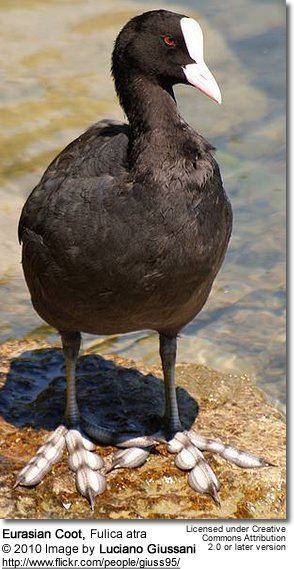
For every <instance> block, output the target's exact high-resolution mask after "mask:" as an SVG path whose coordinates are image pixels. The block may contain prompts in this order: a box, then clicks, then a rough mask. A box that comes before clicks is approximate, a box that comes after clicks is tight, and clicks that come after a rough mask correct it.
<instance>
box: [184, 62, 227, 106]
mask: <svg viewBox="0 0 294 569" xmlns="http://www.w3.org/2000/svg"><path fill="white" fill-rule="evenodd" d="M183 71H184V73H185V75H186V78H187V81H189V83H191V85H193V86H194V87H197V89H199V91H202V93H205V95H208V97H210V98H211V99H213V101H216V102H217V103H218V104H219V105H220V104H221V102H222V95H221V92H220V88H219V86H218V84H217V82H216V80H215V78H214V77H213V75H212V73H211V72H210V71H209V69H208V67H207V65H205V63H204V61H202V62H201V63H190V64H189V65H186V66H185V67H183Z"/></svg>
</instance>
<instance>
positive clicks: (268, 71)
mask: <svg viewBox="0 0 294 569" xmlns="http://www.w3.org/2000/svg"><path fill="white" fill-rule="evenodd" d="M195 6H197V10H196V9H195ZM158 7H159V4H158V3H157V4H154V3H152V2H148V3H147V2H146V1H145V2H135V1H130V2H128V1H125V0H117V1H115V0H111V1H107V3H106V2H104V3H103V2H97V0H2V1H1V3H0V8H1V11H2V14H1V19H2V22H3V24H2V39H1V49H0V52H1V56H0V57H1V59H2V69H3V76H4V77H3V79H4V81H3V85H4V88H3V89H2V94H1V101H2V108H1V111H0V113H1V124H2V125H3V131H2V135H1V140H0V152H1V158H2V160H1V162H2V171H1V173H0V184H1V195H0V215H1V226H0V227H1V228H0V238H1V239H0V305H1V318H0V339H1V341H5V340H6V339H8V338H11V337H13V338H14V337H17V338H23V337H27V336H30V335H34V336H36V337H42V338H44V337H46V338H48V339H49V340H50V341H55V340H56V336H55V333H54V331H53V330H50V328H49V327H48V326H46V325H45V324H44V323H43V322H42V321H41V320H40V319H39V318H38V316H37V315H36V314H35V313H34V312H33V310H32V308H31V306H30V301H29V297H28V293H27V290H26V287H25V284H24V281H23V277H22V273H21V268H20V263H19V260H20V250H19V246H18V244H17V239H16V227H17V221H18V217H19V214H20V210H21V207H22V204H23V202H24V199H25V197H26V196H27V195H28V193H29V192H30V190H31V188H32V187H33V186H34V184H36V182H37V181H38V180H39V178H40V175H41V174H42V172H43V170H44V169H45V167H46V165H47V164H48V163H49V161H50V160H51V159H52V158H53V157H54V155H55V154H56V153H57V152H58V151H59V150H61V149H62V148H63V147H64V146H65V145H66V144H67V143H68V142H70V141H71V140H72V139H73V138H75V137H76V136H78V135H79V134H80V132H81V131H83V130H84V129H85V128H86V127H87V126H88V125H89V124H91V123H93V122H95V121H96V120H99V119H100V118H103V117H105V116H108V117H114V118H122V112H121V110H120V108H119V106H118V103H117V101H116V98H115V94H114V90H113V85H112V81H111V77H110V72H109V65H110V54H111V49H112V45H113V40H114V38H115V36H116V34H117V31H118V30H119V29H120V28H121V26H122V25H123V24H124V23H125V22H126V21H127V20H128V19H129V18H130V17H131V16H133V15H135V14H137V13H140V12H142V11H144V10H146V9H153V8H158ZM160 7H165V8H168V9H171V10H174V11H178V12H181V13H185V14H187V15H193V16H194V17H196V18H198V20H199V22H200V23H201V25H202V27H203V30H204V35H205V53H206V59H207V62H208V64H209V66H210V68H211V69H212V70H213V72H214V74H215V76H216V78H217V80H218V83H219V85H220V87H221V90H222V94H223V105H222V107H219V106H217V105H215V104H213V103H212V102H211V101H209V100H208V99H207V98H205V97H204V96H202V95H200V94H199V93H198V92H196V91H195V90H194V89H192V88H189V87H184V86H181V87H177V89H176V95H177V99H178V104H179V107H180V109H181V112H182V114H183V115H184V117H185V118H186V119H187V120H188V122H189V123H190V124H191V125H193V126H194V127H196V128H197V129H198V130H199V131H200V132H202V133H203V134H204V135H205V136H206V137H207V138H208V139H209V140H210V141H211V142H212V143H213V144H215V146H216V147H217V149H218V153H217V159H218V161H219V163H220V166H221V170H222V173H223V178H224V181H225V185H226V188H227V191H228V193H229V195H230V198H231V201H232V205H233V210H234V231H233V236H232V240H231V243H230V248H229V252H228V255H227V257H226V262H225V265H224V266H223V268H222V271H221V273H220V275H219V276H218V278H217V281H216V282H215V285H214V287H213V291H212V294H211V296H210V299H209V302H208V303H207V305H206V307H205V309H204V310H203V312H202V313H201V314H200V315H199V316H198V317H197V319H196V320H195V321H194V322H192V323H191V324H190V325H189V326H188V327H187V328H186V329H185V330H184V331H183V333H182V339H181V341H180V345H179V360H181V361H189V362H200V363H204V364H206V365H209V366H210V367H214V368H216V369H219V370H232V371H237V372H241V373H247V374H249V375H250V376H252V377H254V378H256V381H257V382H258V384H259V385H261V386H262V387H263V388H264V389H265V391H266V392H267V393H268V395H269V396H270V397H271V398H272V399H273V400H274V401H276V402H278V403H279V404H280V405H283V404H284V403H285V7H284V5H283V3H282V2H277V1H265V0H264V1H262V0H257V1H250V0H223V1H222V2H217V0H198V1H197V2H193V1H188V0H186V1H184V0H183V1H182V2H172V1H170V2H163V1H161V2H160ZM85 343H86V345H91V344H92V345H93V348H96V347H97V346H98V345H99V349H100V353H102V354H103V353H106V352H119V353H121V354H124V355H126V356H129V357H132V358H134V359H141V360H144V361H145V362H151V363H152V362H155V361H157V358H158V355H157V349H158V347H157V339H156V334H154V333H150V332H140V333H135V334H128V335H126V336H122V337H111V338H106V339H103V338H94V337H90V336H87V337H86V338H85Z"/></svg>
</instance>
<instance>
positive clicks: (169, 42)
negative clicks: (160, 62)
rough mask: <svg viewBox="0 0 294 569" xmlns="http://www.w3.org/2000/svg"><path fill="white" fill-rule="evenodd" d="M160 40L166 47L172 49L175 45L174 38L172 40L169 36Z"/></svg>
mask: <svg viewBox="0 0 294 569" xmlns="http://www.w3.org/2000/svg"><path fill="white" fill-rule="evenodd" d="M162 39H163V41H164V43H165V45H168V47H174V46H175V45H176V42H175V40H174V38H172V37H171V36H162Z"/></svg>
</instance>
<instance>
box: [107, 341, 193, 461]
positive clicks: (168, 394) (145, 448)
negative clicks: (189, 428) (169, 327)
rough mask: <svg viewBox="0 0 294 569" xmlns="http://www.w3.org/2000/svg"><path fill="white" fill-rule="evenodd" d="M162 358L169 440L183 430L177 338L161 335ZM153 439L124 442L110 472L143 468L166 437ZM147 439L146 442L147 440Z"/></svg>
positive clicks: (166, 425)
mask: <svg viewBox="0 0 294 569" xmlns="http://www.w3.org/2000/svg"><path fill="white" fill-rule="evenodd" d="M159 338H160V357H161V361H162V369H163V375H164V388H165V410H164V427H165V431H166V437H167V439H169V438H172V437H173V436H174V434H175V433H176V432H177V431H179V430H181V429H182V425H181V422H180V419H179V411H178V402H177V394H176V386H175V363H176V354H177V336H176V335H169V336H168V335H166V334H160V335H159ZM158 435H159V436H157V435H155V436H154V437H153V438H152V437H140V438H137V439H130V440H126V441H124V442H123V443H122V444H120V445H118V446H122V447H124V448H123V449H122V450H119V451H117V452H116V453H115V454H114V455H113V457H112V464H111V466H110V467H109V470H112V469H114V468H135V467H137V466H141V465H142V464H144V462H145V461H146V460H147V458H148V456H149V454H150V452H151V450H152V448H153V447H154V446H155V445H156V444H157V442H158V441H160V440H164V438H165V437H164V436H162V434H161V433H158ZM144 439H146V442H145V440H144Z"/></svg>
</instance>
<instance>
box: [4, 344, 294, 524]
mask: <svg viewBox="0 0 294 569" xmlns="http://www.w3.org/2000/svg"><path fill="white" fill-rule="evenodd" d="M0 373H1V380H0V388H1V390H0V412H1V415H2V418H1V419H0V440H1V441H2V442H1V444H0V453H1V455H0V484H1V488H2V491H1V496H0V517H6V518H16V519H17V518H37V519H42V518H65V519H71V518H74V519H77V518H94V519H95V518H106V519H109V518H110V519H122V518H123V519H126V518H132V519H136V518H149V519H154V518H167V519H168V518H176V519H199V518H210V519H211V518H216V519H236V518H237V519H242V518H255V519H284V518H285V517H286V513H285V422H284V420H283V416H282V415H281V413H280V412H279V411H278V410H277V409H275V408H274V407H273V406H272V405H271V404H270V403H269V402H267V400H266V398H265V396H264V394H263V393H262V392H261V391H260V390H259V389H257V387H256V386H255V385H254V384H253V383H252V381H251V380H250V379H249V378H248V377H246V376H240V377H238V376H235V375H230V374H220V373H218V372H216V371H213V370H210V369H207V368H205V367H203V366H198V365H194V364H179V365H178V366H177V385H178V386H179V388H178V398H179V403H180V410H181V416H182V419H183V423H184V424H185V426H186V427H189V426H190V425H192V424H193V423H194V421H195V418H196V416H197V415H198V411H199V409H198V405H199V408H200V413H199V417H197V429H199V430H200V431H201V432H202V434H205V435H209V436H211V437H215V438H220V439H222V440H223V442H227V443H230V444H232V445H234V446H236V447H239V448H243V449H245V450H248V451H251V452H253V453H255V454H257V455H259V456H262V457H264V458H266V459H268V460H269V461H271V462H272V463H274V464H275V465H276V466H275V467H267V468H261V469H257V470H242V469H240V468H238V467H236V466H233V465H232V464H229V463H227V462H225V461H224V460H222V459H221V458H219V457H217V456H215V455H214V456H212V455H209V453H206V457H207V458H208V460H209V462H210V464H211V466H212V467H213V469H214V470H215V473H216V474H217V476H218V478H219V480H220V483H221V489H220V500H221V506H220V507H218V506H217V505H216V504H215V503H214V502H213V501H212V499H211V498H210V497H208V496H203V495H199V494H197V493H195V492H194V491H193V490H192V489H191V488H190V487H189V486H188V484H187V473H185V472H181V471H179V470H178V469H177V468H176V467H175V465H174V456H172V455H170V454H168V453H167V451H166V448H165V446H164V445H159V446H158V448H157V450H156V453H155V454H151V455H150V457H149V459H148V460H147V462H146V463H145V465H144V466H142V467H140V468H138V469H135V470H116V471H113V472H112V473H110V474H109V475H108V486H107V489H106V491H105V492H104V494H102V495H101V496H98V497H97V498H96V502H95V510H94V512H92V511H91V510H90V508H89V506H88V504H87V502H86V500H85V499H83V498H82V497H81V496H79V495H78V494H77V492H76V489H75V484H74V477H73V475H72V473H70V472H69V469H68V467H67V461H66V458H65V457H64V458H63V460H62V461H61V462H60V463H58V464H56V465H55V466H54V468H53V470H52V472H50V473H49V474H48V475H47V477H46V478H45V480H44V481H43V482H42V483H41V484H40V485H39V486H37V487H35V488H23V487H18V488H16V489H13V485H14V481H15V477H16V474H17V472H18V471H19V470H20V469H21V468H22V467H23V466H24V464H25V462H26V461H27V460H28V459H29V458H30V457H31V456H33V454H34V453H35V451H36V450H37V449H38V447H39V446H40V445H41V443H42V441H43V440H44V438H45V437H46V433H47V431H50V430H52V429H53V428H54V427H56V426H57V425H58V424H59V422H60V421H61V419H62V413H63V408H64V401H65V379H64V365H63V358H62V353H61V351H60V350H59V349H53V348H51V347H48V345H46V344H45V343H44V342H40V341H39V342H38V341H26V342H16V341H12V342H7V343H6V344H4V345H3V346H2V347H1V350H0ZM77 375H78V378H79V382H78V394H79V402H80V407H81V409H82V412H83V413H87V414H88V415H93V416H94V415H95V418H96V420H97V422H98V421H99V422H101V424H104V425H107V426H110V427H113V426H116V429H117V427H119V428H121V429H126V426H127V425H129V423H130V420H131V423H132V428H133V429H135V430H136V431H138V433H141V432H144V431H145V432H149V433H151V432H152V426H153V427H154V423H156V421H158V420H159V416H160V415H161V414H162V412H163V409H162V405H163V382H162V379H161V377H162V374H161V370H160V368H159V367H156V366H154V367H152V368H146V367H143V366H142V365H140V364H137V363H136V364H135V363H134V362H130V361H126V360H124V359H123V358H119V357H111V356H108V357H104V358H101V357H100V356H98V355H95V354H90V355H85V356H82V357H81V358H80V360H79V365H78V374H77ZM159 378H160V379H159ZM196 399H197V403H196V401H195V400H196ZM99 452H101V454H102V455H103V456H104V457H105V456H108V455H110V454H111V453H112V452H113V448H111V447H100V449H99Z"/></svg>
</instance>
